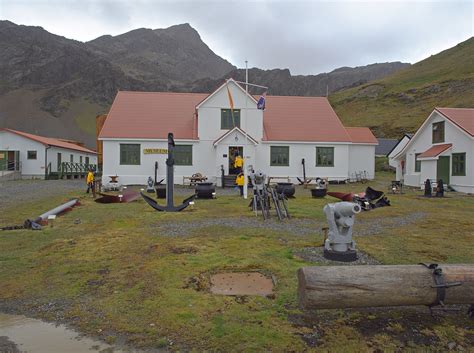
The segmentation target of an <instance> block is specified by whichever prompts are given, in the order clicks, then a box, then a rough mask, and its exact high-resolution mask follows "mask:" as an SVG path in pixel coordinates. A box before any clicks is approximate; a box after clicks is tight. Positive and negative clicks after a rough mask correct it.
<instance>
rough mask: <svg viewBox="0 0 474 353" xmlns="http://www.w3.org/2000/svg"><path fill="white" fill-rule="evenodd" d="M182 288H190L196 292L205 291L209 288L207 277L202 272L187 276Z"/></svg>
mask: <svg viewBox="0 0 474 353" xmlns="http://www.w3.org/2000/svg"><path fill="white" fill-rule="evenodd" d="M183 288H184V289H187V288H192V289H194V290H196V291H198V292H201V291H206V290H208V289H209V279H208V277H207V276H206V275H204V274H199V275H197V276H192V277H189V278H188V279H187V280H186V283H185V284H184V287H183Z"/></svg>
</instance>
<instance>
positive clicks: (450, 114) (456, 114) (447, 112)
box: [435, 108, 474, 136]
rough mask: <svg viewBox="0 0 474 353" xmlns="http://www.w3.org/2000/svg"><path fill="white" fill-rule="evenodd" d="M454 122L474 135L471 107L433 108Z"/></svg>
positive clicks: (473, 115)
mask: <svg viewBox="0 0 474 353" xmlns="http://www.w3.org/2000/svg"><path fill="white" fill-rule="evenodd" d="M435 109H436V110H437V111H438V112H440V113H441V114H443V115H444V116H445V117H446V118H448V119H449V120H451V121H452V122H453V123H454V124H456V125H457V126H459V127H460V128H461V129H463V130H464V131H466V132H467V133H468V134H469V135H471V136H474V109H473V108H435Z"/></svg>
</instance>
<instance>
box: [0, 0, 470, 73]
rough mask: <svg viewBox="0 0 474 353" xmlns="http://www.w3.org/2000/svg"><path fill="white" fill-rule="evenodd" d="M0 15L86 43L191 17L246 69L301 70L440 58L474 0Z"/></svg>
mask: <svg viewBox="0 0 474 353" xmlns="http://www.w3.org/2000/svg"><path fill="white" fill-rule="evenodd" d="M0 18H1V19H6V20H10V21H12V22H15V23H17V24H25V25H35V26H41V27H43V28H45V29H46V30H47V31H49V32H52V33H54V34H58V35H62V36H65V37H67V38H72V39H77V40H81V41H87V40H91V39H94V38H96V37H99V36H100V35H103V34H112V35H117V34H121V33H124V32H127V31H130V30H132V29H136V28H140V27H145V28H152V29H155V28H166V27H169V26H172V25H174V24H179V23H185V22H188V23H190V24H191V26H193V27H194V28H195V29H196V30H197V31H198V32H199V33H200V35H201V38H202V39H203V40H204V42H206V44H207V45H208V46H209V47H210V48H211V49H212V50H213V51H214V52H215V53H217V54H218V55H220V56H222V57H223V58H225V59H227V60H228V61H230V62H231V63H232V64H234V65H236V66H238V67H244V65H245V63H244V62H245V60H246V59H247V60H248V61H249V66H250V67H259V68H262V69H272V68H289V69H290V70H291V73H292V74H293V75H295V74H317V73H321V72H328V71H331V70H333V69H335V68H338V67H341V66H360V65H366V64H371V63H375V62H386V61H404V62H411V63H414V62H416V61H419V60H421V59H424V58H426V57H428V56H430V55H432V54H436V53H438V52H440V51H442V50H444V49H447V48H450V47H452V46H454V45H456V44H457V43H459V42H461V41H463V40H466V39H468V38H469V37H472V36H473V35H474V0H462V1H450V0H438V1H424V0H418V1H394V0H392V1H385V0H378V1H375V0H373V1H357V0H346V1H338V0H333V1H290V0H285V1H276V0H274V1H264V0H261V1H245V0H241V1H217V0H214V1H210V0H194V1H191V0H180V1H176V0H173V1H172V0H168V1H164V0H139V1H132V0H129V1H120V0H119V1H113V0H82V1H79V0H0Z"/></svg>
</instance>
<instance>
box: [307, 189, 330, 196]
mask: <svg viewBox="0 0 474 353" xmlns="http://www.w3.org/2000/svg"><path fill="white" fill-rule="evenodd" d="M327 192H328V190H327V189H311V196H313V197H314V198H320V197H324V196H326V193H327Z"/></svg>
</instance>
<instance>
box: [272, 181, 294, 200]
mask: <svg viewBox="0 0 474 353" xmlns="http://www.w3.org/2000/svg"><path fill="white" fill-rule="evenodd" d="M276 192H277V193H279V194H281V193H283V194H285V196H286V197H293V195H294V194H295V192H296V189H295V185H294V184H293V183H277V186H276Z"/></svg>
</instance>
